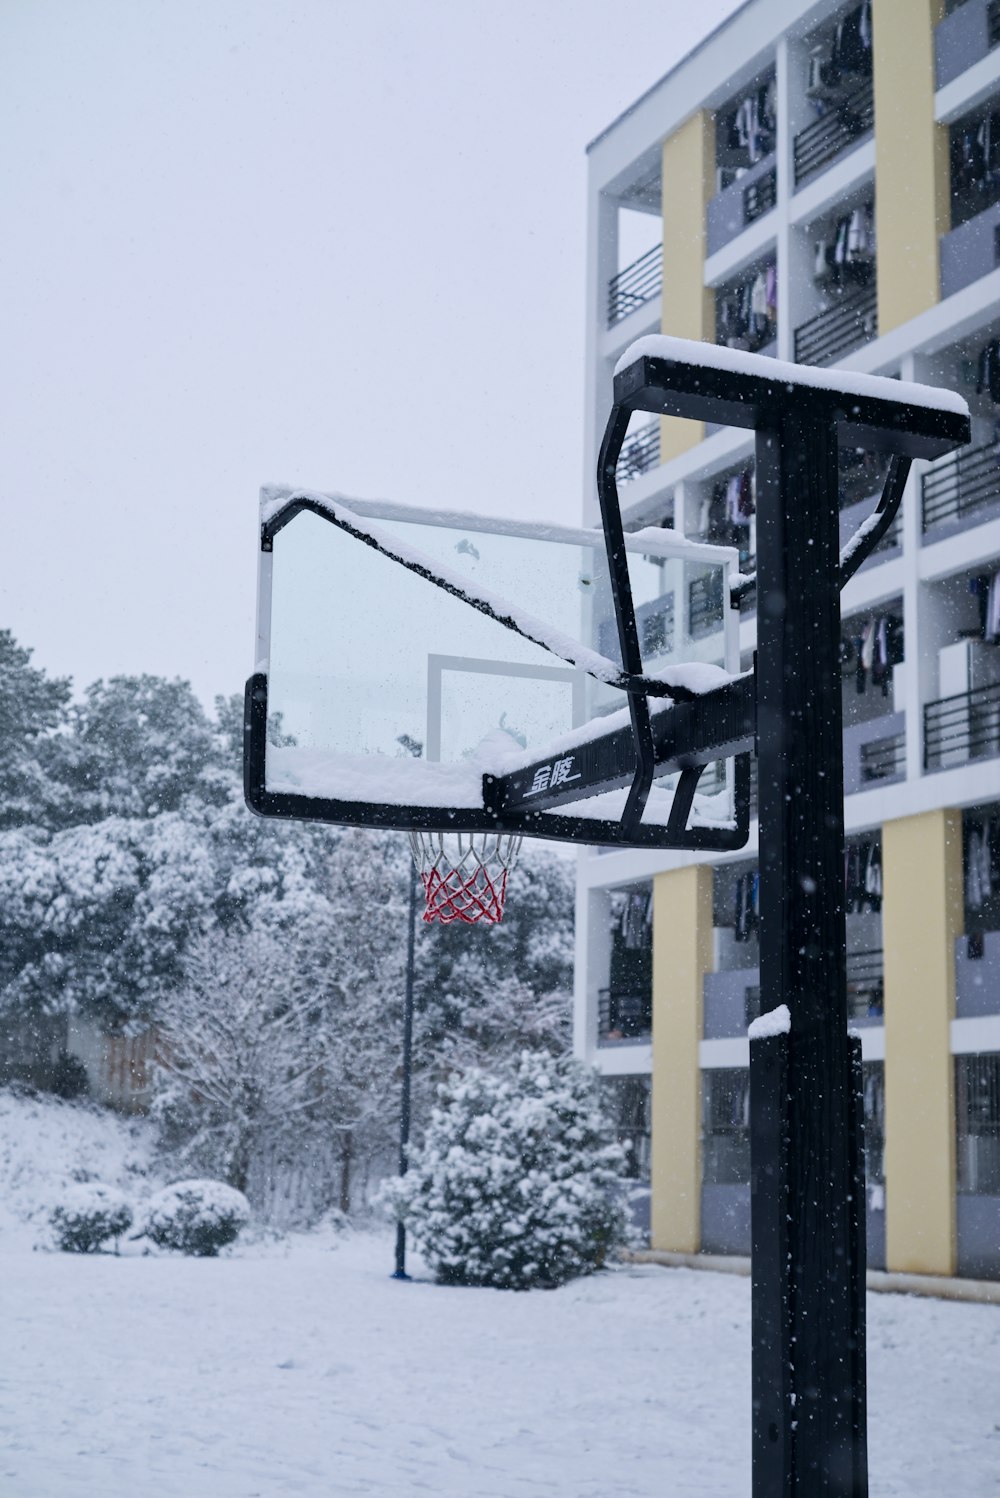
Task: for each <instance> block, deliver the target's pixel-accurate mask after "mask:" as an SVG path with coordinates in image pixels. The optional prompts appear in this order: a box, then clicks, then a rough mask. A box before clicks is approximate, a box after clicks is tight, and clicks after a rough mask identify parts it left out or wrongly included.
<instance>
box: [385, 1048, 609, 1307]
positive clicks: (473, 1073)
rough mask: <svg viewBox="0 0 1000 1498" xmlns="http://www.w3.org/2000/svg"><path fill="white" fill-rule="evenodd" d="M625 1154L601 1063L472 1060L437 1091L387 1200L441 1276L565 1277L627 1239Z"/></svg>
mask: <svg viewBox="0 0 1000 1498" xmlns="http://www.w3.org/2000/svg"><path fill="white" fill-rule="evenodd" d="M623 1163H624V1153H623V1151H622V1149H621V1146H620V1145H618V1144H617V1143H615V1142H614V1140H613V1138H612V1134H611V1129H610V1126H609V1123H608V1121H607V1119H606V1118H605V1117H604V1115H603V1113H602V1111H601V1108H600V1105H599V1100H598V1091H597V1081H596V1077H595V1075H594V1073H593V1072H592V1071H590V1070H588V1069H587V1068H585V1067H583V1066H582V1065H581V1064H580V1063H579V1062H577V1061H575V1060H573V1059H572V1058H569V1057H565V1056H564V1057H552V1056H547V1055H544V1054H530V1053H528V1052H524V1053H522V1055H521V1057H520V1060H519V1062H518V1063H517V1064H516V1066H515V1068H514V1069H513V1071H512V1072H510V1073H508V1074H507V1075H502V1076H496V1075H491V1074H489V1073H487V1072H485V1071H482V1070H479V1069H474V1070H470V1071H468V1072H466V1073H465V1074H464V1075H463V1076H460V1077H458V1078H457V1079H453V1080H452V1081H451V1082H449V1083H448V1084H447V1085H445V1086H443V1087H441V1088H440V1089H439V1104H438V1106H437V1107H436V1108H435V1109H434V1111H433V1113H432V1116H431V1120H430V1125H429V1127H428V1129H427V1133H426V1137H425V1140H424V1144H423V1146H422V1148H419V1149H416V1150H414V1151H413V1152H412V1154H411V1159H410V1166H409V1170H408V1172H407V1174H406V1175H405V1176H403V1177H402V1178H401V1179H399V1180H395V1181H391V1182H388V1183H387V1184H386V1185H385V1187H384V1188H383V1191H382V1200H383V1201H384V1202H385V1204H386V1205H387V1206H388V1207H389V1209H390V1210H392V1211H393V1212H395V1213H396V1214H397V1215H398V1216H399V1217H401V1218H402V1220H403V1221H404V1222H405V1223H406V1224H407V1226H408V1227H409V1229H410V1230H411V1232H412V1234H413V1237H414V1238H415V1239H416V1241H417V1243H418V1245H419V1246H420V1249H421V1251H422V1252H423V1255H424V1257H425V1259H426V1260H427V1263H428V1264H429V1266H430V1267H431V1269H432V1270H433V1271H434V1273H435V1275H436V1277H437V1279H438V1280H439V1281H440V1282H441V1283H443V1284H461V1285H492V1286H496V1287H498V1288H503V1289H515V1290H527V1289H530V1288H532V1287H533V1286H541V1285H544V1286H555V1285H560V1284H562V1283H564V1282H565V1281H566V1280H568V1279H571V1278H573V1277H574V1276H575V1275H581V1274H589V1273H591V1272H592V1271H593V1270H595V1269H597V1268H599V1267H600V1266H601V1265H602V1264H603V1263H604V1261H605V1259H606V1257H607V1255H608V1254H609V1252H611V1251H612V1250H613V1249H615V1248H616V1247H619V1246H621V1245H622V1244H624V1243H625V1242H626V1240H627V1229H626V1221H625V1208H624V1203H623V1190H622V1180H621V1178H622V1169H623Z"/></svg>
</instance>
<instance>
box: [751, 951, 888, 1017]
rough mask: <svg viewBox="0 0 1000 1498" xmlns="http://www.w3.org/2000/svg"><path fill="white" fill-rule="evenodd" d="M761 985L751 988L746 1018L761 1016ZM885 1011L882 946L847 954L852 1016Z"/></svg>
mask: <svg viewBox="0 0 1000 1498" xmlns="http://www.w3.org/2000/svg"><path fill="white" fill-rule="evenodd" d="M760 1009H761V1000H760V988H759V986H756V985H755V986H753V987H749V988H747V991H746V1022H747V1024H748V1025H750V1024H752V1023H753V1021H754V1020H755V1019H758V1018H759V1016H760ZM884 1011H885V976H884V962H883V954H882V948H881V947H875V948H872V950H871V951H868V952H848V954H847V1015H848V1018H849V1019H878V1018H880V1017H881V1015H882V1014H883V1013H884Z"/></svg>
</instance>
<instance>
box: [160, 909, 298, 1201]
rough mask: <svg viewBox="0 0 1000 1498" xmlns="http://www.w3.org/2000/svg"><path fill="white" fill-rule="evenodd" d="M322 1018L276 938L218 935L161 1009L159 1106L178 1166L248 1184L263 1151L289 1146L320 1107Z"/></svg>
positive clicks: (202, 942)
mask: <svg viewBox="0 0 1000 1498" xmlns="http://www.w3.org/2000/svg"><path fill="white" fill-rule="evenodd" d="M317 1020H318V1016H317V1014H316V1012H315V1006H314V1005H313V1004H312V1003H311V1002H310V998H309V995H308V994H307V993H306V992H305V990H304V987H303V985H302V983H301V981H300V978H299V975H298V974H297V973H296V972H295V971H294V969H292V970H290V969H289V966H288V964H287V954H286V952H285V950H284V948H283V947H282V945H281V944H280V943H279V942H277V941H275V939H274V938H273V937H270V936H267V935H264V934H262V933H260V932H253V933H250V934H230V935H218V934H213V935H212V936H211V937H202V938H200V939H199V940H198V941H197V942H196V943H195V944H194V945H193V947H192V949H191V950H190V952H189V953H188V957H187V963H186V972H185V978H184V981H183V982H182V983H181V984H180V985H179V986H178V987H177V988H176V989H175V991H174V992H173V993H172V994H170V996H169V997H168V998H167V999H165V1000H164V1002H163V1003H162V1005H161V1006H160V1010H159V1014H158V1032H159V1057H158V1062H157V1068H156V1072H157V1079H156V1080H157V1096H156V1101H155V1104H154V1109H155V1114H156V1117H157V1119H158V1122H159V1124H160V1128H161V1133H162V1141H163V1145H164V1148H165V1150H166V1151H167V1152H168V1153H169V1155H170V1157H171V1163H172V1165H173V1167H174V1169H175V1170H181V1171H189V1170H194V1171H198V1172H204V1173H207V1174H212V1175H217V1176H219V1177H220V1178H221V1179H223V1180H225V1181H226V1182H228V1184H229V1185H230V1186H233V1187H235V1188H236V1190H238V1191H246V1189H247V1184H248V1181H249V1178H250V1172H251V1168H252V1166H253V1164H254V1160H255V1158H257V1157H258V1156H259V1155H260V1154H261V1153H262V1151H264V1150H265V1149H267V1150H269V1151H273V1150H274V1149H275V1147H276V1146H277V1147H279V1148H280V1146H281V1145H282V1144H285V1145H287V1146H288V1148H289V1149H290V1150H291V1149H292V1148H293V1147H294V1140H295V1137H296V1135H297V1134H298V1133H300V1132H301V1131H302V1130H303V1129H304V1128H305V1127H307V1125H308V1119H309V1115H310V1111H311V1110H312V1108H313V1105H314V1093H315V1088H314V1082H315V1079H316V1076H317V1073H318V1071H319V1069H320V1063H319V1061H318V1060H317V1056H316V1045H315V1028H316V1025H317Z"/></svg>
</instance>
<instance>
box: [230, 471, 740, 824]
mask: <svg viewBox="0 0 1000 1498" xmlns="http://www.w3.org/2000/svg"><path fill="white" fill-rule="evenodd" d="M625 548H626V552H627V556H628V572H629V579H630V582H631V588H632V597H633V603H634V607H635V617H636V624H637V627H638V633H639V640H640V645H641V648H642V659H643V670H644V673H645V674H646V676H647V677H649V678H650V680H651V684H652V685H653V686H654V688H655V687H659V688H660V689H661V690H662V691H663V692H666V691H668V690H671V689H673V690H674V691H675V692H676V693H677V694H679V695H680V696H681V697H690V696H692V695H693V694H697V693H703V692H705V691H706V689H708V690H710V689H711V688H713V687H715V686H718V687H722V686H724V685H726V684H728V683H729V681H730V680H731V678H732V676H733V675H734V674H735V673H736V672H737V671H738V665H739V661H738V653H739V642H738V624H739V619H738V613H737V611H736V610H735V609H733V608H732V607H730V606H729V599H730V581H731V575H732V574H734V572H735V568H736V560H737V559H736V553H735V551H733V550H731V549H729V548H723V547H716V546H706V545H700V544H697V543H693V542H689V541H686V540H684V539H683V538H680V537H678V536H677V535H676V534H675V533H674V532H673V531H672V530H668V529H661V528H654V529H646V530H643V531H641V532H636V533H633V534H630V535H628V536H627V537H626V540H625ZM624 681H625V673H624V671H623V668H622V662H621V654H620V649H619V645H618V633H617V627H616V622H615V613H614V605H613V599H612V589H611V579H610V576H609V568H608V562H607V553H606V545H605V539H604V534H603V532H602V531H600V530H584V529H573V528H569V527H563V526H552V525H545V524H539V523H529V522H522V521H506V520H498V519H490V518H484V517H482V516H475V515H468V514H461V513H451V512H440V511H429V510H416V509H413V508H410V507H407V506H402V505H394V504H389V503H379V502H368V501H364V502H363V501H357V500H344V499H340V498H338V497H336V496H331V495H321V494H315V493H306V492H304V491H294V490H291V489H281V488H268V489H265V490H264V491H263V492H262V496H261V552H260V570H259V594H258V643H257V660H256V667H255V672H254V675H253V677H252V678H251V681H250V683H248V694H247V708H248V711H247V731H248V749H249V752H248V755H247V799H248V801H249V803H250V805H251V806H252V808H253V809H254V810H255V811H258V812H260V813H261V814H263V815H273V816H291V817H297V818H307V819H313V820H319V821H330V822H338V823H348V824H350V823H356V824H359V825H364V826H369V827H371V826H384V827H394V828H400V829H414V828H430V827H443V828H447V829H449V830H453V831H458V830H466V831H471V830H480V829H481V830H489V831H496V830H498V829H505V830H509V831H512V832H524V833H528V834H530V835H534V836H538V837H554V838H569V839H572V840H575V841H584V842H589V843H597V844H600V843H611V844H618V845H621V844H622V842H623V841H626V839H624V838H623V836H622V832H621V828H620V825H619V818H620V817H621V813H622V809H623V807H624V804H625V798H626V795H627V785H628V781H629V780H630V778H631V773H632V769H633V767H634V753H633V751H632V746H631V730H630V728H629V726H628V725H629V713H628V698H627V695H626V692H625V690H624ZM652 708H653V714H654V722H656V721H658V720H660V719H661V718H662V717H663V715H665V714H667V713H670V712H672V711H674V708H675V702H674V698H672V697H670V696H666V695H661V696H660V697H659V698H658V700H654V701H653V702H652ZM618 727H620V728H621V729H622V736H621V737H622V744H621V747H620V751H619V753H620V758H621V766H620V770H621V773H620V774H619V775H618V776H617V777H616V781H617V783H616V784H615V785H614V788H611V789H607V790H602V791H601V792H599V793H598V794H586V793H584V794H583V795H582V798H581V789H582V788H581V786H580V784H578V783H579V782H581V781H582V782H583V783H584V785H586V783H587V782H586V777H584V776H583V775H582V773H581V770H580V768H579V767H578V763H577V761H578V758H579V756H580V755H581V754H582V753H584V752H585V750H586V746H587V745H588V744H592V743H594V742H595V741H596V740H598V739H600V740H602V741H604V742H606V740H607V736H608V735H609V734H613V732H614V730H615V729H616V728H618ZM416 746H420V752H419V754H417V753H415V752H414V749H415V747H416ZM529 771H530V775H528V772H529ZM516 772H523V774H525V775H528V778H527V780H526V782H525V783H524V784H523V785H522V786H521V790H520V792H519V794H518V797H517V801H518V804H517V805H516V806H514V805H513V804H507V805H505V806H504V807H503V808H498V806H497V805H495V804H493V803H491V798H490V786H491V784H493V783H494V782H497V781H498V780H499V779H500V778H502V777H505V778H506V783H507V784H508V786H509V785H512V784H514V783H515V782H514V781H511V779H510V777H511V776H512V775H516ZM677 778H678V776H677V770H676V767H675V768H674V770H673V772H672V773H671V774H666V775H662V774H661V775H659V776H658V777H657V778H656V779H655V780H654V783H653V787H652V790H651V793H650V796H649V800H648V802H647V805H646V808H645V812H644V815H643V818H642V823H641V825H640V827H639V828H638V829H635V831H636V834H637V835H635V836H633V837H630V838H629V839H627V841H629V842H637V843H640V844H643V845H648V846H671V845H676V844H677V842H678V836H677V826H676V819H675V825H674V827H673V829H672V831H671V832H669V833H668V823H669V819H670V812H671V808H672V806H673V803H674V790H675V787H676V784H677ZM705 779H706V780H708V779H709V777H705ZM734 782H735V776H734V773H733V766H732V761H730V762H728V768H725V767H722V766H720V767H718V768H716V770H715V771H714V772H713V775H712V777H711V780H710V783H709V785H708V786H706V791H705V793H704V794H697V795H696V796H695V798H694V801H693V803H692V805H691V808H690V813H689V816H688V817H687V818H686V819H685V826H686V827H689V828H691V829H698V830H700V833H701V834H704V835H705V836H706V837H708V838H709V839H711V837H712V836H713V835H714V834H718V835H720V836H722V837H725V836H726V835H727V834H728V833H730V832H731V831H732V829H733V828H734V815H735V813H734V799H735V798H734ZM602 783H604V784H607V783H608V778H607V777H605V778H604V781H603V782H602ZM556 792H558V794H555V793H556ZM543 796H544V802H545V805H544V807H542V805H541V798H542V797H543ZM554 803H556V804H554Z"/></svg>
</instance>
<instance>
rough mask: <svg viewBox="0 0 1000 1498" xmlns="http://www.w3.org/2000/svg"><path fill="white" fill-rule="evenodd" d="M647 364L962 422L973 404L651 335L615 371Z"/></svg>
mask: <svg viewBox="0 0 1000 1498" xmlns="http://www.w3.org/2000/svg"><path fill="white" fill-rule="evenodd" d="M643 358H646V359H669V360H671V361H672V362H673V363H675V364H692V365H697V366H699V367H700V368H702V369H720V370H725V371H728V372H729V373H731V374H744V375H756V376H757V377H758V378H759V379H762V380H767V381H768V382H769V383H771V384H774V383H776V382H787V384H788V385H789V386H792V385H807V386H808V387H809V388H810V389H812V390H831V391H834V392H835V393H836V394H838V395H846V396H857V397H859V398H868V399H871V400H886V401H893V402H899V401H907V402H909V404H910V405H912V406H923V407H924V408H925V409H926V410H931V411H950V412H952V413H953V414H954V415H956V416H968V414H969V406H968V402H967V401H966V400H964V399H963V397H962V396H960V395H958V394H957V393H956V392H955V391H953V390H942V389H939V388H938V387H937V386H934V385H915V384H913V383H912V382H911V381H909V380H894V379H891V378H890V377H889V376H888V375H870V374H859V373H857V371H855V370H853V369H819V368H817V367H816V366H815V365H813V364H791V363H789V362H788V361H787V360H785V359H771V358H768V356H767V355H766V354H748V353H745V352H744V351H743V350H742V349H731V348H722V347H720V346H719V345H718V344H714V343H699V342H697V341H695V340H693V339H690V338H672V337H670V336H669V335H667V334H659V333H650V334H648V335H647V336H646V337H645V338H637V339H636V341H635V343H632V344H630V345H629V347H628V348H627V349H626V350H625V352H624V353H623V354H622V356H621V358H620V359H619V360H618V363H617V364H616V365H615V374H616V375H617V374H620V373H621V372H622V370H623V369H627V368H628V367H629V365H630V364H634V363H635V362H636V360H638V359H643Z"/></svg>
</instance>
